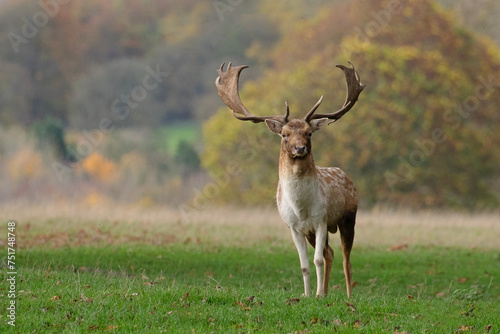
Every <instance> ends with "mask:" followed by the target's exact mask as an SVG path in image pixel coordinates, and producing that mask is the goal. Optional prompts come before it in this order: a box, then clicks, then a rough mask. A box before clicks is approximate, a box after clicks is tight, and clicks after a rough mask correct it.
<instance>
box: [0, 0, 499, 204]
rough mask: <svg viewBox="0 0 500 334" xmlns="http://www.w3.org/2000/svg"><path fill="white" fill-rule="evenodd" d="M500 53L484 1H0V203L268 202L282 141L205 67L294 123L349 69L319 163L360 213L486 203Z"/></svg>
mask: <svg viewBox="0 0 500 334" xmlns="http://www.w3.org/2000/svg"><path fill="white" fill-rule="evenodd" d="M471 6H473V7H471ZM499 45H500V4H499V3H498V1H495V0H481V1H476V2H474V4H473V5H472V4H471V2H470V1H467V0H459V1H448V0H440V1H430V0H418V1H413V0H406V1H405V0H400V1H397V0H390V1H375V0H352V1H335V2H334V3H330V2H327V1H319V0H318V1H307V2H299V1H276V2H269V1H264V0H261V1H226V0H216V1H207V2H200V1H194V0H193V1H192V0H186V1H182V2H180V1H170V0H168V1H157V2H150V1H145V0H127V1H125V0H123V1H103V0H89V1H56V0H42V1H27V0H4V1H0V73H1V75H0V180H1V187H0V202H9V201H28V202H34V203H46V202H55V203H65V202H77V203H83V204H85V205H112V204H114V203H126V204H130V205H137V206H146V207H147V206H174V207H177V206H182V207H183V208H192V209H199V208H201V207H204V206H207V205H214V204H218V205H219V204H220V205H222V204H233V205H273V202H274V194H275V189H276V188H275V186H276V182H277V179H278V176H277V164H278V152H279V138H278V137H276V136H275V135H274V134H272V133H271V132H269V131H268V130H267V128H266V127H265V126H263V125H254V124H251V123H250V124H247V123H245V122H239V121H237V120H236V119H234V117H233V116H232V115H231V113H230V112H229V110H228V109H227V108H226V107H225V106H224V105H223V104H222V102H221V101H220V99H219V97H218V96H217V93H216V89H215V87H214V81H215V78H216V76H217V75H216V69H217V68H218V67H219V66H220V64H221V63H222V62H229V61H232V62H233V64H236V65H238V64H247V65H250V68H249V69H247V70H245V71H244V72H243V73H242V77H241V81H242V83H241V86H240V87H241V97H242V100H243V102H244V103H245V105H246V106H247V107H248V109H249V110H251V112H252V113H254V114H261V115H264V114H281V113H283V111H284V101H285V100H286V101H288V103H289V105H290V108H291V112H292V114H293V115H294V116H296V117H302V116H303V115H304V114H305V113H306V112H307V111H308V110H309V109H310V107H311V106H312V105H313V104H314V103H315V102H316V101H317V99H318V98H319V96H321V95H324V101H323V103H322V105H321V107H320V110H321V111H322V112H327V111H332V110H337V109H338V108H339V107H340V106H341V105H342V103H343V101H344V98H345V83H344V78H343V75H342V72H341V71H340V70H338V69H337V68H335V65H336V64H347V61H351V62H352V63H353V64H354V65H355V66H356V68H357V70H358V72H359V73H360V76H361V79H362V82H363V83H365V84H366V89H365V90H364V92H363V93H362V95H361V97H360V100H359V102H358V103H357V105H356V107H355V108H354V109H353V110H352V111H351V112H349V114H347V115H346V116H345V117H343V118H342V120H341V121H339V122H336V123H335V124H332V125H330V126H329V127H327V128H326V129H324V130H323V131H321V132H318V133H316V134H315V135H314V138H313V151H314V156H315V160H316V162H317V164H318V165H322V166H332V165H335V166H338V167H341V168H342V169H344V170H345V171H346V172H347V173H348V174H349V175H350V176H351V178H352V179H353V180H354V181H355V184H356V186H357V188H358V192H359V197H360V199H361V204H362V205H363V206H364V207H373V206H376V205H384V206H390V207H409V208H452V209H466V210H492V209H497V208H498V207H499V203H500V174H499V167H498V165H499V161H500V148H499V147H500V131H498V129H499V128H500V112H499V111H500V110H499V109H500V94H499V91H500V49H499Z"/></svg>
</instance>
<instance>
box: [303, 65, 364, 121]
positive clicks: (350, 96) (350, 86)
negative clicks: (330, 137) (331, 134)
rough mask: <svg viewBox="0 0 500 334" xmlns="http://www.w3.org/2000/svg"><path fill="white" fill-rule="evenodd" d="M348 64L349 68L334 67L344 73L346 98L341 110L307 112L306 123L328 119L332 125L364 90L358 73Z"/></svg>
mask: <svg viewBox="0 0 500 334" xmlns="http://www.w3.org/2000/svg"><path fill="white" fill-rule="evenodd" d="M348 63H349V64H350V65H351V67H350V68H348V67H345V66H344V65H337V66H336V67H338V68H340V69H341V70H342V71H343V72H344V75H345V79H346V87H347V96H346V99H345V102H344V105H343V106H342V108H340V109H339V110H337V111H336V112H334V113H330V114H313V113H314V111H312V112H309V114H307V116H306V117H308V118H307V119H306V120H307V121H308V122H309V121H312V120H313V119H318V118H328V119H331V120H332V121H331V122H329V123H328V124H330V123H333V122H335V121H337V120H339V119H340V118H341V117H342V116H344V115H345V114H346V113H347V112H348V111H349V110H351V108H352V107H353V106H354V104H355V103H356V101H357V100H358V97H359V94H361V92H362V91H363V89H364V88H365V85H364V84H362V83H361V79H360V77H359V74H358V72H356V69H355V68H354V65H353V64H352V63H351V62H348ZM313 109H314V108H313Z"/></svg>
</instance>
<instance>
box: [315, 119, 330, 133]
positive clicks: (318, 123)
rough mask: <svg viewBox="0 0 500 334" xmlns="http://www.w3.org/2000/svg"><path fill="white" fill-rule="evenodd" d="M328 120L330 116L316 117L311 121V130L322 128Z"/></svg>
mask: <svg viewBox="0 0 500 334" xmlns="http://www.w3.org/2000/svg"><path fill="white" fill-rule="evenodd" d="M327 121H328V118H320V119H315V120H312V121H311V130H312V132H315V131H318V130H319V129H321V128H322V127H323V126H324V125H325V124H326V122H327Z"/></svg>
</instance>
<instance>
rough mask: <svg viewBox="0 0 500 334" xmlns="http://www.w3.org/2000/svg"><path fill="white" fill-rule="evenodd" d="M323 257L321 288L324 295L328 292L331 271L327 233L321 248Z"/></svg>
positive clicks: (330, 248) (331, 251)
mask: <svg viewBox="0 0 500 334" xmlns="http://www.w3.org/2000/svg"><path fill="white" fill-rule="evenodd" d="M323 259H324V261H325V272H324V273H323V275H324V276H323V290H324V291H325V296H326V295H327V294H328V282H329V281H330V272H331V271H332V263H333V249H332V247H330V245H328V235H327V237H326V245H325V249H324V250H323Z"/></svg>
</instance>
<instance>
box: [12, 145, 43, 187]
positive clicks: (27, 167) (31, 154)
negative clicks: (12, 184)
mask: <svg viewBox="0 0 500 334" xmlns="http://www.w3.org/2000/svg"><path fill="white" fill-rule="evenodd" d="M41 167H42V157H41V155H40V153H38V152H35V151H34V150H33V149H32V148H31V147H26V148H23V149H22V150H20V151H19V152H18V153H17V154H15V155H14V156H13V157H12V158H10V159H9V161H8V164H7V168H8V170H9V175H10V177H11V178H12V179H14V180H21V179H30V178H33V177H36V176H37V173H38V172H39V171H40V170H41Z"/></svg>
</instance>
